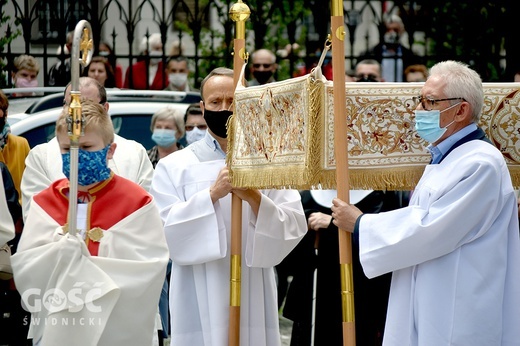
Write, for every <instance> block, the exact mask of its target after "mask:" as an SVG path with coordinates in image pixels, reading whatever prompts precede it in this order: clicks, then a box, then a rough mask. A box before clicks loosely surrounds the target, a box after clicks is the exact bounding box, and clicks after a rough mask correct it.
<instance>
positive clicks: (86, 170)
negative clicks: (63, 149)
mask: <svg viewBox="0 0 520 346" xmlns="http://www.w3.org/2000/svg"><path fill="white" fill-rule="evenodd" d="M109 148H110V144H109V145H107V146H106V147H105V148H103V149H101V150H98V151H86V150H82V149H79V150H78V184H79V185H81V186H87V185H91V184H95V183H98V182H100V181H103V180H106V179H108V178H109V177H110V168H108V166H107V152H108V149H109ZM61 158H62V160H63V174H65V176H66V177H67V179H70V152H68V153H65V154H61Z"/></svg>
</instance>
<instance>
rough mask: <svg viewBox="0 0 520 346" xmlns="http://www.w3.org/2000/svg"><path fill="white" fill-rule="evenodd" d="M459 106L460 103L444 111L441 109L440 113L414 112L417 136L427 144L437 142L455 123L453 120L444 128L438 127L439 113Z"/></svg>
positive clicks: (434, 111) (432, 111)
mask: <svg viewBox="0 0 520 346" xmlns="http://www.w3.org/2000/svg"><path fill="white" fill-rule="evenodd" d="M459 104H460V102H459V103H457V104H454V105H453V106H450V107H448V108H446V109H443V110H442V111H439V110H430V111H425V110H415V129H416V131H417V133H418V134H419V137H421V138H422V139H424V140H425V141H427V142H429V143H435V142H436V141H437V140H439V138H441V137H442V135H443V134H444V133H445V132H446V130H447V129H448V127H449V126H450V125H451V124H453V123H454V122H455V120H453V121H452V122H451V123H449V124H448V125H446V126H445V127H440V125H439V124H440V121H441V113H442V112H445V111H447V110H448V109H451V108H453V107H455V106H457V105H459Z"/></svg>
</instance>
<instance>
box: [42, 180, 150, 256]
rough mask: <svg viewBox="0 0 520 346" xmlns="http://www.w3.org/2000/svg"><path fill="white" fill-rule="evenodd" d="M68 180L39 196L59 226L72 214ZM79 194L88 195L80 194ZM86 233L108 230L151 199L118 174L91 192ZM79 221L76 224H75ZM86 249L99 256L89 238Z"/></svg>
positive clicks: (89, 193)
mask: <svg viewBox="0 0 520 346" xmlns="http://www.w3.org/2000/svg"><path fill="white" fill-rule="evenodd" d="M68 194H69V181H68V179H60V180H57V181H55V182H54V183H52V184H51V186H49V187H48V188H47V189H45V190H43V191H42V192H40V193H39V194H37V195H36V196H34V201H35V202H36V203H38V205H40V206H41V207H42V208H43V210H45V212H46V213H47V214H49V215H50V216H51V217H52V218H53V219H54V220H55V221H56V222H58V223H59V224H60V225H62V226H63V225H65V224H66V223H67V218H68V211H69V198H68ZM78 194H85V193H83V192H79V193H78ZM88 197H89V202H88V208H87V231H88V230H91V229H93V228H95V227H99V228H101V229H102V230H103V231H107V230H109V229H110V227H112V226H113V225H115V224H116V223H118V222H119V221H121V220H123V219H124V218H126V217H127V216H129V215H130V214H132V213H134V212H135V211H136V210H138V209H140V208H142V207H143V206H145V205H146V204H148V203H150V202H151V201H152V197H151V196H150V195H149V194H148V193H147V192H146V191H145V190H144V189H143V188H142V187H140V186H139V185H137V184H135V183H133V182H132V181H130V180H127V179H125V178H122V177H120V176H118V175H115V174H114V173H113V172H112V173H111V174H110V178H108V179H107V180H104V181H102V182H100V183H98V184H97V185H95V186H94V187H92V188H90V189H89V190H88ZM74 222H76V221H74ZM85 243H86V244H87V248H88V250H89V252H90V254H91V255H92V256H97V254H98V248H99V242H96V241H92V240H90V239H89V237H88V236H87V237H86V239H85Z"/></svg>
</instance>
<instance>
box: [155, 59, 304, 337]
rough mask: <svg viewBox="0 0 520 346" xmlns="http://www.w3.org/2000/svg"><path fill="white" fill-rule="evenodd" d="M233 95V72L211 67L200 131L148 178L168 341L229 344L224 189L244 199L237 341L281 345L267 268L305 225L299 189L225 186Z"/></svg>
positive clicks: (227, 194)
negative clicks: (163, 275)
mask: <svg viewBox="0 0 520 346" xmlns="http://www.w3.org/2000/svg"><path fill="white" fill-rule="evenodd" d="M233 93H234V83H233V71H232V70H230V69H227V68H217V69H215V70H213V71H212V72H210V74H209V75H208V76H207V77H206V78H205V79H204V80H203V81H202V84H201V95H202V101H201V109H202V112H203V116H204V118H205V120H206V122H207V125H208V131H207V133H206V135H205V137H204V138H203V139H201V140H199V141H197V142H195V143H192V144H191V145H190V146H188V147H187V148H185V149H182V150H178V151H176V152H174V153H172V154H170V155H168V156H167V157H165V158H164V159H162V160H160V161H159V163H158V164H157V167H156V169H155V175H154V178H153V180H152V188H151V191H150V193H151V194H152V195H153V196H154V197H155V200H156V203H157V206H158V207H159V210H160V214H161V217H162V219H163V222H164V231H165V233H166V241H167V242H168V247H169V249H170V256H171V259H172V262H173V263H172V275H171V282H172V286H171V289H170V311H171V336H172V337H171V344H172V345H177V346H191V345H199V346H202V345H219V346H222V345H227V344H228V328H229V278H230V277H229V274H230V273H229V272H230V259H231V257H230V236H231V234H230V228H231V193H235V194H236V195H237V196H238V197H239V198H240V199H241V200H242V201H243V202H242V206H243V209H242V210H243V213H242V220H243V222H242V231H243V241H242V243H243V246H242V248H243V254H242V256H243V257H244V259H243V260H242V268H241V271H242V288H241V307H242V308H241V313H240V345H242V346H268V345H269V346H271V345H280V333H279V328H278V308H277V304H276V283H275V275H274V270H273V266H274V265H276V264H277V263H279V262H280V261H281V260H282V259H283V258H284V257H285V256H286V255H287V254H288V253H289V252H290V251H291V250H292V249H293V248H294V247H295V246H296V244H297V243H298V242H299V241H300V239H301V238H302V237H303V236H304V234H305V232H306V231H307V225H306V221H305V215H304V212H303V208H302V205H301V201H300V195H299V193H298V191H295V190H265V191H259V190H255V189H241V188H234V187H233V186H231V183H230V180H229V170H228V168H227V167H226V166H225V157H226V154H225V153H226V149H227V138H226V137H227V132H226V122H227V120H228V118H229V116H231V111H229V109H230V107H231V103H232V102H233Z"/></svg>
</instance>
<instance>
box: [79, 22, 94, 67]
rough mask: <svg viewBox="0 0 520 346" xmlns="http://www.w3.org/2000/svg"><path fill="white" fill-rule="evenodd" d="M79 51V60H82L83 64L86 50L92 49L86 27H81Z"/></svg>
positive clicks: (85, 58)
mask: <svg viewBox="0 0 520 346" xmlns="http://www.w3.org/2000/svg"><path fill="white" fill-rule="evenodd" d="M79 46H80V51H81V53H82V54H81V60H83V65H86V64H87V57H88V52H89V51H90V50H92V46H93V44H92V39H91V38H90V31H89V30H88V28H83V35H82V36H81V42H80V45H79Z"/></svg>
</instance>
